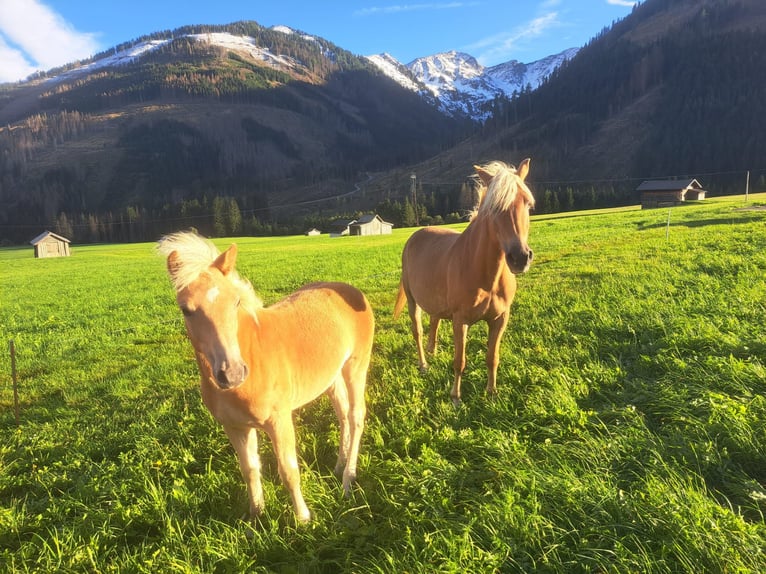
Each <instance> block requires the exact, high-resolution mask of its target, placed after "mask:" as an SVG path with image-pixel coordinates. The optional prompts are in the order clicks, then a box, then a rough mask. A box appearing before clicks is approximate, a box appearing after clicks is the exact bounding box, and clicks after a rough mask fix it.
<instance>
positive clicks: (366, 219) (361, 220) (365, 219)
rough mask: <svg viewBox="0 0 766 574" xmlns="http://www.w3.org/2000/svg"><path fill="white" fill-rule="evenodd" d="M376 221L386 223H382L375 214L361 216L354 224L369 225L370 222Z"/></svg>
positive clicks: (381, 219)
mask: <svg viewBox="0 0 766 574" xmlns="http://www.w3.org/2000/svg"><path fill="white" fill-rule="evenodd" d="M376 219H379V220H380V221H381V222H382V223H388V222H387V221H384V220H383V218H382V217H381V216H380V215H378V214H377V213H367V214H365V215H363V216H361V217H360V218H359V219H357V220H356V222H355V223H356V224H357V225H364V224H365V223H370V222H371V221H374V220H376Z"/></svg>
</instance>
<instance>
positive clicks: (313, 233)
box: [306, 227, 322, 237]
mask: <svg viewBox="0 0 766 574" xmlns="http://www.w3.org/2000/svg"><path fill="white" fill-rule="evenodd" d="M306 235H308V236H309V237H314V236H317V235H322V232H321V231H319V230H318V229H317V228H316V227H312V228H311V229H309V230H308V231H307V232H306Z"/></svg>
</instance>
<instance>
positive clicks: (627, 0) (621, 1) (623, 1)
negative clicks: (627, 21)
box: [606, 0, 638, 8]
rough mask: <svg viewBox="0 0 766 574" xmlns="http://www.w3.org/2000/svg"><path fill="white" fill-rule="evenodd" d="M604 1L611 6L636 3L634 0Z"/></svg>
mask: <svg viewBox="0 0 766 574" xmlns="http://www.w3.org/2000/svg"><path fill="white" fill-rule="evenodd" d="M606 3H607V4H611V5H612V6H625V7H628V8H629V7H631V6H635V5H636V4H638V2H637V1H636V0H606Z"/></svg>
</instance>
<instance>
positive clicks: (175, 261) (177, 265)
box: [168, 251, 181, 282]
mask: <svg viewBox="0 0 766 574" xmlns="http://www.w3.org/2000/svg"><path fill="white" fill-rule="evenodd" d="M179 269H181V261H180V257H179V256H178V251H171V252H170V255H168V273H170V279H172V280H173V281H174V282H175V279H176V275H178V271H179Z"/></svg>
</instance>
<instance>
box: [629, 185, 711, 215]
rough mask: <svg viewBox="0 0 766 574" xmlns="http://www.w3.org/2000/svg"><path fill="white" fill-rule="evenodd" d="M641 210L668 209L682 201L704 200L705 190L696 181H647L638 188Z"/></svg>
mask: <svg viewBox="0 0 766 574" xmlns="http://www.w3.org/2000/svg"><path fill="white" fill-rule="evenodd" d="M637 191H639V192H640V193H641V209H651V208H654V207H669V206H673V205H678V204H680V203H683V202H684V201H689V200H699V199H705V190H704V189H702V186H701V185H700V182H698V181H697V180H696V179H658V180H648V181H645V182H643V183H642V184H641V185H639V186H638V188H637Z"/></svg>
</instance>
